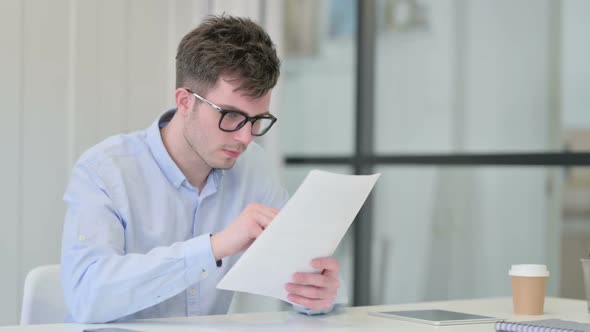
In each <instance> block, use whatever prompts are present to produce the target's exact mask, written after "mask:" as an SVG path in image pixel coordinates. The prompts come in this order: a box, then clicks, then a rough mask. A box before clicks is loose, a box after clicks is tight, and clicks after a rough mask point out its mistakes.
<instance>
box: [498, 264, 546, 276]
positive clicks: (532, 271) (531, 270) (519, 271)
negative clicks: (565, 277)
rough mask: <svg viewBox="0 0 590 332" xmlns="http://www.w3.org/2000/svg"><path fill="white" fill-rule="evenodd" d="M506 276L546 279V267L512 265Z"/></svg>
mask: <svg viewBox="0 0 590 332" xmlns="http://www.w3.org/2000/svg"><path fill="white" fill-rule="evenodd" d="M508 275H510V276H514V277H548V276H549V271H548V270H547V265H541V264H518V265H512V268H511V269H510V271H508Z"/></svg>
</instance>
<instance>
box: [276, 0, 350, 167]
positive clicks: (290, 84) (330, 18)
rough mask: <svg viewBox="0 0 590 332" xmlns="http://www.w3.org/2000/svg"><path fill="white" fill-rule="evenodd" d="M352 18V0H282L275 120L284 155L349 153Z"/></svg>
mask: <svg viewBox="0 0 590 332" xmlns="http://www.w3.org/2000/svg"><path fill="white" fill-rule="evenodd" d="M355 22H356V1H353V0H337V1H327V0H322V1H317V0H303V1H302V0H287V1H286V2H285V31H284V36H285V40H284V45H285V54H284V55H283V66H282V81H281V90H280V96H279V99H280V101H279V103H280V108H281V111H280V120H279V123H278V124H279V125H280V127H281V130H280V132H281V146H282V147H283V149H284V152H285V153H286V154H287V155H289V154H305V155H322V156H325V155H343V154H344V155H349V154H351V153H352V151H353V149H354V146H353V144H354V124H353V120H354V107H355V104H354V101H355V96H354V94H355V85H354V80H355V77H354V75H355V63H354V53H355V51H354V46H355V25H356V23H355Z"/></svg>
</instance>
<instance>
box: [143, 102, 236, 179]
mask: <svg viewBox="0 0 590 332" xmlns="http://www.w3.org/2000/svg"><path fill="white" fill-rule="evenodd" d="M175 113H176V108H173V109H170V110H168V111H166V112H164V114H162V115H161V116H159V117H158V118H157V119H156V121H154V123H153V124H152V125H151V126H150V127H149V128H148V129H147V144H148V146H149V147H150V150H151V151H152V155H153V156H154V159H155V160H156V163H157V164H158V166H159V167H160V169H161V170H162V173H164V175H165V176H166V178H167V179H168V181H169V182H170V183H171V184H172V185H173V186H174V187H175V188H176V189H179V188H180V187H181V186H182V184H183V183H184V182H185V181H186V182H187V184H188V181H187V179H186V176H184V174H183V173H182V171H181V170H180V168H178V166H177V165H176V163H175V162H174V160H172V158H171V157H170V155H169V154H168V151H167V150H166V147H165V146H164V142H163V141H162V134H161V132H160V129H161V128H164V127H165V126H166V125H167V124H168V122H170V121H171V120H172V117H174V114H175ZM224 173H225V171H224V170H221V169H216V168H214V169H213V170H212V171H211V173H209V176H208V177H207V182H209V181H211V180H212V181H213V185H214V186H213V187H214V188H215V189H217V188H218V187H219V184H220V183H221V177H222V176H223V174H224Z"/></svg>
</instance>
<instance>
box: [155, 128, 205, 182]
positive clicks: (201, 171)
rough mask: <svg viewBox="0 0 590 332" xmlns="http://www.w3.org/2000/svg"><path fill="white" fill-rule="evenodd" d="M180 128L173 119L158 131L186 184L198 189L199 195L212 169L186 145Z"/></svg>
mask: <svg viewBox="0 0 590 332" xmlns="http://www.w3.org/2000/svg"><path fill="white" fill-rule="evenodd" d="M181 126H182V124H181V122H180V121H178V119H176V121H175V118H174V117H173V118H172V120H170V122H169V123H168V124H167V125H166V126H165V127H164V128H162V129H160V132H161V136H162V143H163V144H164V147H165V148H166V151H168V154H169V155H170V158H172V160H173V161H174V163H175V164H176V165H177V166H178V168H180V171H181V172H182V174H184V176H186V179H187V180H188V182H189V183H190V184H191V185H192V186H193V187H196V188H198V189H199V193H200V192H201V191H202V190H203V188H204V187H205V184H206V183H207V177H208V176H209V173H211V170H212V168H211V167H210V166H209V165H207V164H206V163H205V162H204V161H203V160H202V159H201V158H200V157H199V156H198V155H197V154H196V153H195V152H194V151H193V150H192V148H191V147H190V146H189V145H188V143H187V142H186V140H185V138H184V136H183V134H182V127H181Z"/></svg>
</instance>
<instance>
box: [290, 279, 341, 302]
mask: <svg viewBox="0 0 590 332" xmlns="http://www.w3.org/2000/svg"><path fill="white" fill-rule="evenodd" d="M285 290H287V292H289V293H290V294H295V295H299V296H303V297H307V298H309V299H317V300H326V299H330V300H334V299H335V298H336V289H329V288H323V287H316V286H305V285H299V284H295V283H288V284H287V285H285Z"/></svg>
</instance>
